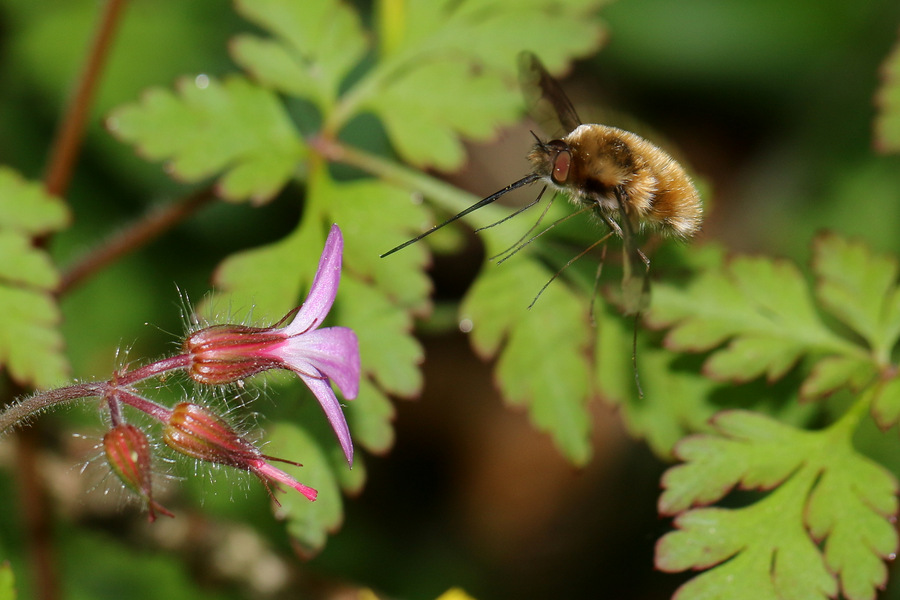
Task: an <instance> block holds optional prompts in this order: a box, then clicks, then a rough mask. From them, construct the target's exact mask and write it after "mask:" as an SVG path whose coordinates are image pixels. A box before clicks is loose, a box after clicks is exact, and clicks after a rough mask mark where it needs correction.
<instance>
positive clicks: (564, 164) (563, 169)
mask: <svg viewBox="0 0 900 600" xmlns="http://www.w3.org/2000/svg"><path fill="white" fill-rule="evenodd" d="M571 164H572V155H571V154H569V151H568V150H560V151H559V152H558V153H557V155H556V158H555V159H554V160H553V181H554V182H555V183H565V182H566V180H567V179H568V178H569V166H570V165H571Z"/></svg>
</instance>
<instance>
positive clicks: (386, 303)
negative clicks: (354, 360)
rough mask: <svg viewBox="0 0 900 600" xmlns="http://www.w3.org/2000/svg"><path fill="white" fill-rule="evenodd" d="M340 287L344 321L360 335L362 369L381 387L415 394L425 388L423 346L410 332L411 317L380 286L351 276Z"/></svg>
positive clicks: (395, 391)
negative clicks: (421, 366) (421, 368)
mask: <svg viewBox="0 0 900 600" xmlns="http://www.w3.org/2000/svg"><path fill="white" fill-rule="evenodd" d="M341 287H342V288H343V290H344V296H343V298H344V299H343V300H342V304H341V317H342V320H341V322H342V323H343V324H345V325H347V326H348V327H352V328H353V329H354V330H355V331H356V334H357V337H359V352H360V356H361V357H362V366H363V371H364V372H365V373H366V374H367V375H369V376H370V377H372V378H373V379H374V380H375V381H376V382H377V383H378V384H379V386H381V387H382V389H384V390H386V391H388V392H390V393H392V394H396V395H398V396H405V397H414V396H416V395H418V394H419V393H420V392H421V390H422V374H421V372H420V370H419V368H418V367H419V365H420V364H421V363H422V361H423V360H424V356H423V352H422V346H421V345H420V344H419V342H418V341H417V340H416V339H415V338H414V337H413V336H412V335H411V332H412V325H413V323H412V316H411V315H410V314H409V312H408V311H406V310H404V309H403V307H399V306H397V305H395V304H394V303H393V302H391V300H390V298H388V296H387V295H385V294H384V292H382V291H381V290H379V289H378V288H376V287H374V286H372V285H368V284H366V283H363V282H361V281H359V280H358V279H356V278H355V277H353V276H352V275H348V276H347V277H346V278H345V279H344V281H343V283H342V284H341Z"/></svg>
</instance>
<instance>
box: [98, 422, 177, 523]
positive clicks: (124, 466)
mask: <svg viewBox="0 0 900 600" xmlns="http://www.w3.org/2000/svg"><path fill="white" fill-rule="evenodd" d="M103 450H104V452H105V453H106V460H107V461H108V462H109V465H110V466H111V467H112V469H113V471H114V472H115V474H116V475H118V476H119V479H121V480H122V483H124V484H125V486H126V487H128V488H129V489H130V490H132V491H133V492H136V493H137V494H138V495H139V496H140V497H141V498H142V499H143V500H144V501H145V502H146V503H147V508H148V515H147V516H148V518H149V520H150V522H151V523H152V522H153V521H155V520H156V512H155V511H159V512H161V513H162V514H164V515H166V516H169V517H172V516H174V515H173V514H172V513H170V512H169V511H168V510H166V509H165V508H163V506H162V505H160V504H158V503H157V502H156V501H155V500H153V490H152V482H151V473H150V444H149V443H148V442H147V436H145V435H144V433H143V432H142V431H141V430H140V429H138V428H137V427H135V426H134V425H129V424H127V423H122V424H120V425H116V426H115V427H113V428H112V429H111V430H109V431H108V432H107V433H106V435H104V436H103Z"/></svg>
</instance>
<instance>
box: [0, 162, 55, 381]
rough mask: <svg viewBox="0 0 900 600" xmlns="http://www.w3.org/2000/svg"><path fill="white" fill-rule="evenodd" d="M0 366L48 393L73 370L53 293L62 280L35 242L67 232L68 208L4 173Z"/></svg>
mask: <svg viewBox="0 0 900 600" xmlns="http://www.w3.org/2000/svg"><path fill="white" fill-rule="evenodd" d="M0 198H3V202H0V365H4V366H6V367H7V369H9V373H10V375H11V376H12V377H13V378H14V379H15V380H16V381H17V382H18V383H19V384H21V385H23V386H36V387H43V388H46V387H50V386H52V385H54V384H56V383H59V382H60V381H62V380H64V379H65V378H66V376H67V373H68V370H69V365H68V361H67V360H66V358H65V356H64V354H63V339H62V335H60V333H59V331H58V326H59V324H60V319H61V317H60V312H59V307H58V306H57V304H56V299H55V298H54V295H53V290H55V289H56V287H57V285H59V274H58V272H57V270H56V267H55V266H54V265H53V263H52V261H51V260H50V256H49V255H48V254H47V252H46V251H45V250H43V249H42V248H40V247H39V246H37V245H35V243H34V238H35V237H38V236H44V235H48V234H50V233H53V232H55V231H59V230H61V229H63V228H64V227H65V226H66V225H68V222H69V211H68V209H67V207H66V205H65V204H64V203H63V202H62V201H61V200H59V199H58V198H55V197H53V196H50V195H48V194H47V193H46V192H44V190H43V186H42V185H41V184H39V183H32V182H28V181H25V180H24V179H22V177H21V176H20V175H19V174H18V173H16V172H15V171H13V170H11V169H8V168H5V167H0Z"/></svg>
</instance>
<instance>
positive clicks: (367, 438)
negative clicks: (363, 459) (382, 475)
mask: <svg viewBox="0 0 900 600" xmlns="http://www.w3.org/2000/svg"><path fill="white" fill-rule="evenodd" d="M344 410H345V414H346V415H347V422H348V423H349V426H350V432H351V434H352V435H353V440H354V443H355V444H358V445H360V446H362V447H364V448H365V449H366V450H368V451H369V452H372V453H374V454H382V453H384V452H387V451H388V450H389V449H390V448H391V446H393V445H394V426H393V421H394V416H395V414H396V411H395V410H394V404H393V403H392V402H391V401H390V399H389V398H388V397H387V396H385V395H384V394H383V393H382V392H381V390H379V389H378V388H377V387H376V386H375V385H374V384H373V383H372V382H371V381H370V380H369V379H368V378H365V377H364V378H362V380H361V381H360V382H359V396H358V397H357V398H356V399H355V400H354V401H353V402H348V403H347V405H346V408H345V409H344ZM355 470H356V468H355V467H354V471H355Z"/></svg>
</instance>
